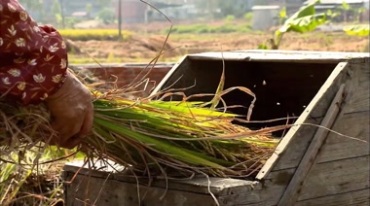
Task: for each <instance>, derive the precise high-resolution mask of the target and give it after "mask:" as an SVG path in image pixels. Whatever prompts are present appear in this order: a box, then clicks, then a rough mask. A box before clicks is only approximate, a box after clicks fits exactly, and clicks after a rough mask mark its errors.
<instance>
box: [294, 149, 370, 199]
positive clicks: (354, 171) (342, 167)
mask: <svg viewBox="0 0 370 206" xmlns="http://www.w3.org/2000/svg"><path fill="white" fill-rule="evenodd" d="M344 149H345V148H344ZM369 160H370V159H369V155H366V156H363V157H357V158H352V159H345V160H338V161H333V162H325V163H320V164H315V166H314V167H313V168H312V170H311V172H310V174H309V175H308V176H307V178H306V180H305V182H304V184H303V187H302V189H301V191H300V195H299V198H298V201H303V200H308V199H313V198H319V197H324V196H330V195H335V194H341V193H346V192H351V191H357V190H362V189H366V188H369V178H370V163H369Z"/></svg>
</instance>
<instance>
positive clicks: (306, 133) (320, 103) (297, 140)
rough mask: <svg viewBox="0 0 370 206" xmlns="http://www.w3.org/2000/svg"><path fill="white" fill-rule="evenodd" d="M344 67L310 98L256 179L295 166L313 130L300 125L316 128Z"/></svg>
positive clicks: (341, 78)
mask: <svg viewBox="0 0 370 206" xmlns="http://www.w3.org/2000/svg"><path fill="white" fill-rule="evenodd" d="M347 65H348V64H347V63H340V64H338V66H337V67H336V69H335V70H334V71H333V73H332V74H331V75H330V77H329V78H328V80H327V81H326V82H325V84H324V85H323V86H322V87H321V89H320V90H319V91H318V93H317V94H316V96H315V97H314V99H313V100H312V101H311V103H310V104H309V105H308V106H307V108H306V109H305V110H304V112H303V113H302V114H301V115H300V117H299V118H298V119H297V121H296V122H295V124H297V125H298V126H294V127H293V128H291V129H290V130H289V132H288V133H287V134H286V135H285V136H284V138H283V139H282V140H281V142H280V143H279V145H278V146H277V148H276V150H275V152H274V154H273V155H272V157H271V158H270V159H269V160H268V161H267V162H266V164H265V165H264V167H263V168H262V169H261V171H260V173H259V174H258V175H257V179H263V178H264V177H266V175H267V174H268V172H270V171H274V170H282V169H289V168H295V167H297V166H298V164H299V162H300V161H301V159H302V157H303V155H304V154H305V153H306V150H307V148H308V146H309V142H310V141H311V139H312V138H313V136H314V134H315V132H316V130H317V127H313V126H306V125H303V124H313V125H319V124H320V123H321V121H322V118H323V116H324V115H325V114H326V112H327V109H328V108H329V105H330V104H331V101H332V100H333V98H334V96H335V94H336V92H337V91H338V89H339V87H340V85H341V83H342V82H343V81H344V76H345V72H344V70H345V69H346V68H347Z"/></svg>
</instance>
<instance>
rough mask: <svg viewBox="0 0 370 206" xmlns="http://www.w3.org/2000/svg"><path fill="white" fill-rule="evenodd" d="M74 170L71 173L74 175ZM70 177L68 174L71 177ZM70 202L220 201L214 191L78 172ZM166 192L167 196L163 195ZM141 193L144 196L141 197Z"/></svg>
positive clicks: (108, 205) (72, 205)
mask: <svg viewBox="0 0 370 206" xmlns="http://www.w3.org/2000/svg"><path fill="white" fill-rule="evenodd" d="M72 175H73V173H69V175H68V176H69V177H71V176H72ZM67 178H68V177H67ZM65 191H66V193H65V197H66V198H65V199H66V206H79V205H81V206H84V205H102V206H103V205H104V206H118V205H150V206H157V205H158V206H162V205H168V206H170V205H179V206H182V205H193V206H202V205H204V203H206V205H210V206H212V205H216V203H215V201H214V200H213V198H212V197H211V196H210V195H205V194H199V193H195V192H184V191H178V190H166V189H163V188H154V187H145V186H139V188H138V187H137V185H136V184H133V183H125V182H121V181H117V180H112V179H105V178H93V177H89V176H85V175H78V176H77V177H76V179H75V180H74V181H73V184H67V185H66V190H65ZM164 194H166V195H165V196H164V198H163V199H161V197H162V196H163V195H164ZM139 197H140V198H139Z"/></svg>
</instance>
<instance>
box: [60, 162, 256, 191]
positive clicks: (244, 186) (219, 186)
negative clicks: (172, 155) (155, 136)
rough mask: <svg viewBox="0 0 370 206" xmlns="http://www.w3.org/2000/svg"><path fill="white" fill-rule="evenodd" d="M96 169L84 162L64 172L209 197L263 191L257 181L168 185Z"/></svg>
mask: <svg viewBox="0 0 370 206" xmlns="http://www.w3.org/2000/svg"><path fill="white" fill-rule="evenodd" d="M94 164H95V166H94V167H95V168H102V169H94V170H92V169H89V168H88V167H87V166H85V167H84V168H81V167H82V165H83V162H81V161H76V162H71V163H68V164H67V165H65V166H64V171H66V172H70V173H74V174H76V173H77V172H78V175H85V176H89V177H92V178H101V179H106V178H108V177H109V179H111V180H116V181H120V182H122V183H129V184H134V183H135V184H136V183H137V182H139V183H140V184H142V185H148V184H149V183H150V186H151V187H153V188H161V189H165V188H167V189H169V190H181V191H184V192H196V193H202V194H205V195H209V192H210V191H211V192H212V193H215V194H218V195H228V194H234V193H236V192H241V193H246V192H249V191H251V190H258V189H261V185H260V183H259V182H257V181H253V180H242V179H231V178H214V177H211V178H205V177H204V176H196V177H193V178H191V179H188V178H187V179H183V180H181V179H171V180H169V182H168V183H167V182H166V181H165V180H163V179H159V178H156V179H148V178H146V177H136V178H135V177H133V176H131V175H129V174H126V173H125V172H118V173H117V172H115V170H117V169H119V170H121V169H122V168H117V167H116V168H111V167H110V166H109V165H108V166H107V165H106V164H104V162H102V161H97V162H95V163H94Z"/></svg>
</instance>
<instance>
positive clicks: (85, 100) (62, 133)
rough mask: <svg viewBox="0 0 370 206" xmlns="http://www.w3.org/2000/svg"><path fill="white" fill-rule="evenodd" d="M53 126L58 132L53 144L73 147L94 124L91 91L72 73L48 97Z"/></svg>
mask: <svg viewBox="0 0 370 206" xmlns="http://www.w3.org/2000/svg"><path fill="white" fill-rule="evenodd" d="M46 105H47V107H48V109H49V111H50V113H51V118H52V122H51V124H52V127H53V129H54V130H56V131H57V132H58V136H57V138H55V139H53V140H52V142H51V143H52V144H57V145H59V146H61V147H65V148H73V147H75V146H77V145H78V144H79V143H80V142H81V138H83V137H84V136H85V135H87V134H88V133H89V132H90V130H91V128H92V124H93V105H92V96H91V93H90V91H89V90H88V89H87V88H86V87H85V86H84V85H83V84H82V83H81V82H80V81H79V80H78V79H77V78H76V77H75V76H74V75H73V74H71V73H69V72H68V73H67V77H66V80H65V82H64V84H63V86H62V87H61V88H60V89H59V90H58V91H57V92H56V93H55V94H53V95H51V96H50V97H49V98H47V99H46Z"/></svg>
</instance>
